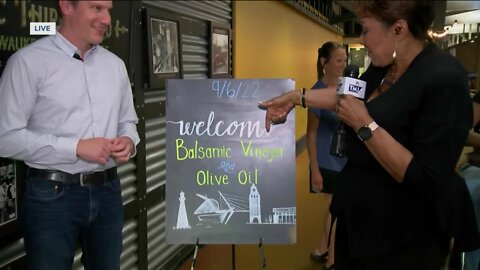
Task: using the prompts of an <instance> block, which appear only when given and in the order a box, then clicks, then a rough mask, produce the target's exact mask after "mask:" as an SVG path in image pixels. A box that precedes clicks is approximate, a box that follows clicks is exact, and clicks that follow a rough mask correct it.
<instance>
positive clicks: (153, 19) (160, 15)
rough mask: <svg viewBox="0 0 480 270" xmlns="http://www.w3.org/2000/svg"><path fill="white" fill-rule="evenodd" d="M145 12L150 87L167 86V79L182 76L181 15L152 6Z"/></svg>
mask: <svg viewBox="0 0 480 270" xmlns="http://www.w3.org/2000/svg"><path fill="white" fill-rule="evenodd" d="M145 13H146V16H145V17H146V25H147V27H146V28H147V45H148V55H147V58H148V59H147V61H148V67H149V68H148V70H149V71H148V72H149V84H150V88H165V79H179V78H181V69H182V64H181V59H182V58H181V50H180V48H181V44H180V35H181V31H180V29H181V27H180V17H179V16H177V15H175V14H173V13H170V12H166V11H163V10H158V9H150V8H147V9H146V12H145Z"/></svg>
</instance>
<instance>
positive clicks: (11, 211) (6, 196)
mask: <svg viewBox="0 0 480 270" xmlns="http://www.w3.org/2000/svg"><path fill="white" fill-rule="evenodd" d="M16 179H17V177H16V166H15V161H13V160H9V159H4V158H0V227H2V226H3V225H5V224H6V223H9V222H11V221H13V220H16V219H17V216H18V210H17V205H18V204H17V181H16Z"/></svg>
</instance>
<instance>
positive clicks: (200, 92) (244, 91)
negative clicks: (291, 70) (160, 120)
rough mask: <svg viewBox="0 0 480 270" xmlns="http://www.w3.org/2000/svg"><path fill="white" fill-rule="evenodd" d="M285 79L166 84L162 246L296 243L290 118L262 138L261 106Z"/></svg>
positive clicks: (290, 85) (284, 87)
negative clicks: (165, 223) (165, 153)
mask: <svg viewBox="0 0 480 270" xmlns="http://www.w3.org/2000/svg"><path fill="white" fill-rule="evenodd" d="M294 86H295V85H294V81H293V80H288V79H265V80H233V79H210V80H176V79H173V80H172V79H170V80H167V107H166V114H167V119H166V125H167V128H166V130H167V137H166V144H167V165H166V171H167V177H166V178H167V180H166V181H167V183H166V205H167V213H166V214H167V217H166V218H167V225H166V237H167V242H168V243H172V244H194V243H196V242H197V239H198V240H199V243H201V244H206V243H212V244H226V243H232V244H247V243H259V241H260V240H261V241H262V242H263V243H276V244H287V243H295V242H296V202H295V190H296V189H295V115H294V113H291V114H290V115H289V116H288V119H287V121H286V123H285V124H283V125H276V126H273V127H272V129H271V130H270V132H269V133H267V132H266V131H265V111H263V110H261V109H259V107H258V102H259V101H262V100H267V99H270V98H271V97H273V96H277V95H279V94H280V93H283V92H286V91H288V90H291V89H294Z"/></svg>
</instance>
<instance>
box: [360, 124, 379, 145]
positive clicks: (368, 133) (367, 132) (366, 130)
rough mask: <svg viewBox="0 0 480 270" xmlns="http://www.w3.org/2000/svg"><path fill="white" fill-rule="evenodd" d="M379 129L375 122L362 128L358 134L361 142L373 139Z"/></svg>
mask: <svg viewBox="0 0 480 270" xmlns="http://www.w3.org/2000/svg"><path fill="white" fill-rule="evenodd" d="M377 128H378V124H377V123H375V121H373V122H371V123H370V124H368V125H366V126H363V127H361V128H360V129H359V130H358V132H357V136H358V138H359V139H360V141H362V142H364V141H366V140H368V139H370V138H371V137H372V135H373V132H374V131H375V129H377Z"/></svg>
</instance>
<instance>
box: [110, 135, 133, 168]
mask: <svg viewBox="0 0 480 270" xmlns="http://www.w3.org/2000/svg"><path fill="white" fill-rule="evenodd" d="M110 150H111V155H112V157H113V158H114V159H115V161H116V162H118V163H125V162H127V161H128V160H129V159H130V156H131V155H132V153H133V150H134V145H133V141H132V140H131V139H130V138H129V137H126V136H123V137H118V138H114V139H111V140H110Z"/></svg>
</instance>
